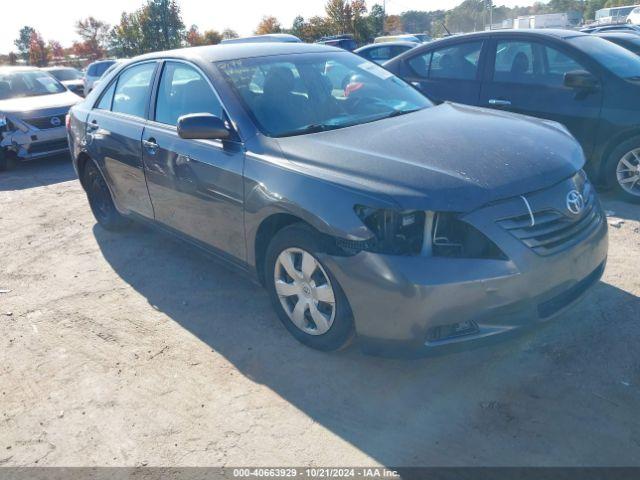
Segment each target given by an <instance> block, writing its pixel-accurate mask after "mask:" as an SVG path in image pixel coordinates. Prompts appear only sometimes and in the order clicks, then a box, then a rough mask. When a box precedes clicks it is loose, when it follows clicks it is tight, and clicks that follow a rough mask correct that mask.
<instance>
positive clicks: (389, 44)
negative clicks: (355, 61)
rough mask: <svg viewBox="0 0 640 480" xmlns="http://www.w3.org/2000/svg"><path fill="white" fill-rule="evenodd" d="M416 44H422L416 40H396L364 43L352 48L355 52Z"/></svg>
mask: <svg viewBox="0 0 640 480" xmlns="http://www.w3.org/2000/svg"><path fill="white" fill-rule="evenodd" d="M416 45H422V44H421V43H416V42H408V41H406V40H403V41H397V42H380V43H370V44H369V45H364V46H363V47H360V48H357V49H355V50H354V52H355V53H358V52H364V51H365V50H370V49H372V48H382V47H415V46H416Z"/></svg>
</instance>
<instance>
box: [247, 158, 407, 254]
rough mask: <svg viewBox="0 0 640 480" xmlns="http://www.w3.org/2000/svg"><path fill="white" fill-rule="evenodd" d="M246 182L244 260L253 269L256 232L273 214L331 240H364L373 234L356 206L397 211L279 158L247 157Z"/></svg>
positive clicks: (387, 200)
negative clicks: (305, 225) (297, 221)
mask: <svg viewBox="0 0 640 480" xmlns="http://www.w3.org/2000/svg"><path fill="white" fill-rule="evenodd" d="M244 181H245V187H244V191H245V232H246V239H247V261H248V263H249V264H250V265H255V241H256V234H257V232H258V229H259V228H260V225H261V224H262V222H263V221H265V220H266V219H267V218H269V217H270V216H272V215H276V214H282V213H285V214H289V215H292V216H295V217H297V218H300V220H302V221H304V222H306V223H308V224H310V225H311V226H313V227H314V228H315V229H316V230H318V231H319V232H321V233H324V234H326V235H330V236H332V237H338V238H345V239H349V240H367V239H368V238H370V237H371V232H370V231H369V230H368V229H367V228H366V227H365V226H364V225H363V223H362V222H361V221H360V219H359V218H358V216H357V215H356V214H355V212H354V209H353V207H354V205H367V206H370V207H374V208H399V205H398V204H397V203H396V202H395V201H394V200H393V199H391V197H387V196H385V195H380V196H375V197H373V196H371V195H369V194H367V193H364V192H360V191H358V190H356V189H353V188H350V187H345V186H343V185H339V184H336V183H334V182H330V181H327V180H325V179H321V178H316V177H313V176H311V175H308V174H306V173H305V172H304V171H302V170H299V169H298V168H296V166H295V165H293V164H291V163H290V162H287V161H282V159H276V158H265V157H264V156H257V155H251V154H248V155H247V158H246V162H245V179H244Z"/></svg>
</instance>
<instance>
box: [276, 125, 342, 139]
mask: <svg viewBox="0 0 640 480" xmlns="http://www.w3.org/2000/svg"><path fill="white" fill-rule="evenodd" d="M342 127H343V125H332V124H328V123H312V124H309V125H305V126H304V127H301V128H296V129H295V130H290V131H288V132H284V133H280V134H278V137H293V136H294V135H306V134H308V133H318V132H326V131H327V130H335V129H336V128H342Z"/></svg>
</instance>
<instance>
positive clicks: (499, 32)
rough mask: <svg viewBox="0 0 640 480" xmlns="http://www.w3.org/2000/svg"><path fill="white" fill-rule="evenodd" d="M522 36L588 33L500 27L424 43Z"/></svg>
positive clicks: (557, 35)
mask: <svg viewBox="0 0 640 480" xmlns="http://www.w3.org/2000/svg"><path fill="white" fill-rule="evenodd" d="M515 35H518V36H522V35H527V36H532V37H555V38H561V39H567V38H574V37H583V36H587V35H589V34H588V33H583V32H578V31H576V30H565V29H560V28H536V29H529V28H520V29H516V28H511V29H501V30H485V31H483V32H474V33H463V34H460V35H452V36H450V37H444V38H439V39H437V40H434V41H433V42H431V43H428V44H426V45H433V44H434V43H436V42H442V41H453V40H456V41H457V40H459V39H465V38H475V37H478V38H483V37H487V36H505V37H509V36H515Z"/></svg>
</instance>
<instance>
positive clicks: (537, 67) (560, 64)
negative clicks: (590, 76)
mask: <svg viewBox="0 0 640 480" xmlns="http://www.w3.org/2000/svg"><path fill="white" fill-rule="evenodd" d="M572 70H584V67H582V66H581V65H580V64H579V63H578V62H576V61H575V60H573V59H572V58H571V57H569V56H568V55H566V54H565V53H563V52H560V51H558V50H556V49H555V48H552V47H548V46H546V45H542V44H541V43H537V42H526V41H503V42H498V44H497V47H496V61H495V68H494V74H493V79H494V81H496V82H506V83H516V84H518V83H520V84H531V85H542V86H549V87H560V86H562V84H563V81H564V74H565V73H566V72H569V71H572Z"/></svg>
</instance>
